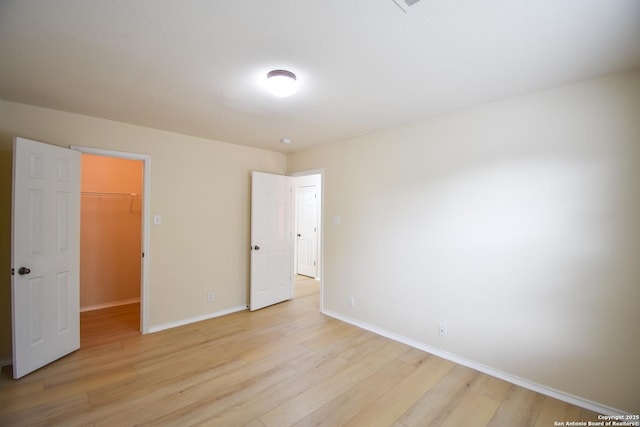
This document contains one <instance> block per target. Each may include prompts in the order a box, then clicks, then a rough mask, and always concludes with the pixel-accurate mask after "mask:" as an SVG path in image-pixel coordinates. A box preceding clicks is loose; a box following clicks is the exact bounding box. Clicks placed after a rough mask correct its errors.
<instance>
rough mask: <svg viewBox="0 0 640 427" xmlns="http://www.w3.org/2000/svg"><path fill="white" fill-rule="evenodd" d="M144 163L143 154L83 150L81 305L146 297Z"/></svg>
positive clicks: (85, 307) (120, 301)
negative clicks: (142, 294)
mask: <svg viewBox="0 0 640 427" xmlns="http://www.w3.org/2000/svg"><path fill="white" fill-rule="evenodd" d="M142 166H143V162H142V160H129V159H121V158H117V157H107V156H96V155H91V154H83V155H82V181H81V189H82V198H81V203H80V309H81V310H83V309H94V308H102V307H104V306H105V305H109V304H118V303H124V302H130V301H131V300H135V299H138V298H140V272H141V264H142V262H141V261H142V258H141V254H142V249H141V243H142V222H141V220H142V183H143V177H142V172H143V168H142ZM114 193H115V194H114ZM122 193H124V194H126V195H127V197H123V196H122V195H120V194H122ZM132 194H135V196H134V197H131V195H132Z"/></svg>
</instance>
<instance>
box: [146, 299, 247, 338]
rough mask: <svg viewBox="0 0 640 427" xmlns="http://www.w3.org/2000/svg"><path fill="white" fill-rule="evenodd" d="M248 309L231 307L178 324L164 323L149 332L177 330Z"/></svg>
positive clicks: (243, 306) (151, 328) (241, 306)
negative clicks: (177, 328)
mask: <svg viewBox="0 0 640 427" xmlns="http://www.w3.org/2000/svg"><path fill="white" fill-rule="evenodd" d="M246 309H247V305H246V304H245V305H238V306H236V307H231V308H228V309H226V310H221V311H216V312H215V313H209V314H205V315H203V316H197V317H192V318H190V319H184V320H178V321H176V322H169V323H163V324H161V325H156V326H152V327H150V328H149V332H160V331H164V330H165V329H171V328H176V327H178V326H184V325H189V324H191V323H195V322H201V321H203V320H208V319H213V318H214V317H220V316H224V315H227V314H231V313H236V312H238V311H243V310H246Z"/></svg>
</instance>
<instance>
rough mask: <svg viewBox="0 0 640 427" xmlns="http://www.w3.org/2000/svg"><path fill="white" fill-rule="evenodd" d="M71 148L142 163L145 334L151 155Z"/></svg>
mask: <svg viewBox="0 0 640 427" xmlns="http://www.w3.org/2000/svg"><path fill="white" fill-rule="evenodd" d="M69 148H71V149H72V150H76V151H80V152H81V153H86V154H94V155H98V156H108V157H118V158H121V159H129V160H141V161H142V162H143V164H144V166H143V168H142V170H143V172H142V173H143V178H142V185H143V190H142V248H141V249H142V253H144V257H143V258H142V263H141V270H142V271H141V272H140V332H141V333H142V334H147V333H149V332H150V330H149V307H148V302H149V256H150V252H151V251H150V246H149V236H150V234H151V233H150V232H149V224H150V221H149V218H150V215H151V214H150V212H151V156H150V155H148V154H138V153H127V152H124V151H114V150H105V149H103V148H92V147H82V146H79V145H70V146H69Z"/></svg>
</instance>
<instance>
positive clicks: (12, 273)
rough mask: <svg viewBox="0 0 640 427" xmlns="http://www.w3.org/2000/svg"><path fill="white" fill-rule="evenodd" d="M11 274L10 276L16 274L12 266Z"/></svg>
mask: <svg viewBox="0 0 640 427" xmlns="http://www.w3.org/2000/svg"><path fill="white" fill-rule="evenodd" d="M11 275H12V276H15V275H16V271H15V270H14V269H13V268H12V269H11Z"/></svg>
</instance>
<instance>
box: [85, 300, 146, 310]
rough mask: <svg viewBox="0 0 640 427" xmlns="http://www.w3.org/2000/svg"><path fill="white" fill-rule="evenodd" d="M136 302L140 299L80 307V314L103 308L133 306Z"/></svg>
mask: <svg viewBox="0 0 640 427" xmlns="http://www.w3.org/2000/svg"><path fill="white" fill-rule="evenodd" d="M137 302H140V298H129V299H123V300H120V301H112V302H106V303H104V304H95V305H88V306H86V307H80V313H84V312H85V311H95V310H102V309H103V308H111V307H119V306H121V305H129V304H135V303H137Z"/></svg>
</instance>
